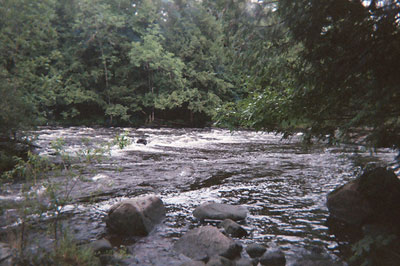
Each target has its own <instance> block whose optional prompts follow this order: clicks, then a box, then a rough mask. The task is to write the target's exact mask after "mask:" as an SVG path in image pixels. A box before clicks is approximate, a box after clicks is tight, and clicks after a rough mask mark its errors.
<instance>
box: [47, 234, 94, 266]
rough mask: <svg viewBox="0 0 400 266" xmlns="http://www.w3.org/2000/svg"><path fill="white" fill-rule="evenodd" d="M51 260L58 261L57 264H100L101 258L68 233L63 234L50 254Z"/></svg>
mask: <svg viewBox="0 0 400 266" xmlns="http://www.w3.org/2000/svg"><path fill="white" fill-rule="evenodd" d="M49 262H53V263H54V262H56V263H57V265H65V266H66V265H82V266H91V265H93V266H95V265H100V261H99V259H98V258H97V257H96V256H95V254H94V252H93V250H92V249H90V248H89V247H82V246H78V245H77V244H76V242H75V241H74V240H73V239H72V238H71V236H70V235H69V234H67V233H64V234H63V237H62V239H61V240H60V242H59V243H58V245H57V246H56V247H55V249H54V251H53V252H52V253H50V254H49Z"/></svg>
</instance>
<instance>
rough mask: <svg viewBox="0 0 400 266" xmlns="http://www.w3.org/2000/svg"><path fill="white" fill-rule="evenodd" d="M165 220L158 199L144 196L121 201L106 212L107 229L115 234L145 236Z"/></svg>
mask: <svg viewBox="0 0 400 266" xmlns="http://www.w3.org/2000/svg"><path fill="white" fill-rule="evenodd" d="M164 218H165V207H164V204H163V202H162V201H161V199H160V198H158V197H156V196H144V197H138V198H134V199H129V200H125V201H122V202H120V203H118V204H116V205H114V206H112V207H111V209H110V210H109V212H108V217H107V219H106V223H107V227H108V228H109V229H110V231H112V232H114V233H117V234H124V235H130V236H146V235H148V234H149V233H150V232H151V231H152V230H153V228H154V227H155V226H156V225H157V224H159V223H160V222H161V221H162V220H163V219H164Z"/></svg>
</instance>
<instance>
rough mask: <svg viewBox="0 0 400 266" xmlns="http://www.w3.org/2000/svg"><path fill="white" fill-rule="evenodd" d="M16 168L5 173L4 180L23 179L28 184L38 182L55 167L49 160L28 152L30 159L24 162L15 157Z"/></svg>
mask: <svg viewBox="0 0 400 266" xmlns="http://www.w3.org/2000/svg"><path fill="white" fill-rule="evenodd" d="M14 160H15V166H14V168H13V169H12V170H10V171H7V172H5V173H3V175H2V178H3V179H5V180H13V179H23V180H24V181H26V182H29V181H33V183H34V184H36V181H37V180H38V179H40V178H42V177H44V175H46V173H47V172H48V171H50V170H52V169H53V165H51V164H50V162H49V160H48V158H46V157H42V156H39V155H36V154H33V153H32V152H30V151H28V159H27V160H23V159H22V158H19V157H14Z"/></svg>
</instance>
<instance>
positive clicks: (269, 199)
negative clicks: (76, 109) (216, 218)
mask: <svg viewBox="0 0 400 266" xmlns="http://www.w3.org/2000/svg"><path fill="white" fill-rule="evenodd" d="M123 132H125V134H126V135H127V136H128V137H129V138H130V139H131V140H133V142H132V143H131V144H130V145H128V146H127V147H125V148H124V149H122V150H121V149H120V148H119V147H118V145H114V146H112V147H111V150H110V151H109V154H108V155H107V156H106V158H105V159H103V160H102V161H100V162H96V163H95V164H94V165H93V164H92V165H91V166H84V165H83V166H82V164H81V167H85V168H83V171H82V170H81V175H82V177H84V180H82V181H79V182H77V183H76V184H75V183H74V186H73V189H72V190H71V195H72V197H73V198H74V203H73V204H71V205H69V206H66V207H65V208H64V209H63V212H64V213H65V214H66V215H65V217H64V219H65V221H64V222H65V224H66V225H67V226H68V227H69V228H70V230H71V231H72V232H73V234H74V236H75V237H76V238H77V239H78V240H81V241H82V242H85V241H92V240H94V239H98V238H101V237H102V236H104V232H105V223H104V221H103V218H104V216H105V213H106V211H107V210H108V208H109V207H110V206H111V205H113V204H114V203H116V202H119V201H121V200H123V199H126V198H129V197H134V196H137V195H141V194H156V195H159V196H160V197H161V198H162V200H163V202H164V204H165V205H166V208H167V212H168V213H167V219H166V220H165V222H164V223H163V225H161V226H160V227H159V228H158V229H157V230H156V232H154V233H153V234H152V235H151V236H149V237H146V238H143V239H140V240H137V241H136V243H130V246H129V248H130V249H129V250H130V252H132V253H133V256H135V259H134V260H131V261H130V263H131V264H138V265H168V264H174V263H175V262H177V261H178V260H174V258H172V257H173V256H172V255H171V252H172V251H171V250H170V249H171V245H172V244H173V243H174V241H176V239H178V238H179V237H180V236H181V235H182V234H184V233H185V232H186V231H187V230H189V229H191V228H195V227H197V226H198V225H199V224H198V221H196V220H195V218H194V217H193V216H192V212H193V210H194V208H195V207H196V206H198V205H200V204H201V203H204V202H206V201H215V202H221V203H229V204H235V205H236V204H240V205H243V206H246V207H247V208H248V210H249V215H248V217H247V219H246V223H245V224H244V225H243V226H244V228H245V229H246V230H248V232H249V233H250V234H249V236H248V237H246V238H243V239H240V240H238V241H239V242H241V243H242V244H243V246H246V245H247V244H249V243H259V244H263V245H266V246H279V247H280V248H281V249H282V250H283V251H284V252H285V254H286V257H287V260H288V264H289V265H293V264H294V262H295V261H296V259H297V258H298V257H299V256H302V255H301V254H303V255H304V254H306V253H307V252H318V253H323V254H325V256H327V257H329V258H330V259H331V260H339V261H340V259H339V258H338V256H337V255H339V245H338V243H337V242H336V240H335V238H334V236H333V235H331V234H330V233H329V230H328V228H327V226H326V219H327V217H328V211H327V208H326V195H327V194H328V193H329V192H330V191H332V190H333V189H334V188H336V187H337V186H339V185H342V184H344V183H345V182H347V181H349V180H351V179H352V178H354V176H355V175H356V174H357V173H358V172H359V171H360V165H363V164H365V163H368V162H384V163H388V162H391V161H392V160H393V159H394V156H395V153H394V152H393V151H391V150H380V151H379V152H378V153H375V154H371V153H370V152H369V151H367V150H365V149H364V148H363V147H360V146H354V145H347V146H340V147H338V146H335V147H327V146H325V145H322V144H317V145H313V146H311V147H305V146H303V145H302V144H301V142H300V139H299V137H294V138H292V139H291V140H281V136H279V135H274V134H267V133H257V132H252V131H239V132H230V131H227V130H221V129H167V128H161V129H131V128H126V129H121V128H111V129H110V128H82V127H71V128H43V129H41V130H39V131H38V134H39V135H38V139H37V141H36V144H37V145H38V146H40V147H41V148H40V149H39V152H40V153H41V154H43V155H46V154H47V155H52V154H53V153H54V150H52V149H51V148H50V143H51V141H54V140H56V139H57V138H62V139H63V140H65V143H66V148H67V151H68V152H69V153H70V154H71V155H73V154H75V153H76V151H78V150H82V148H84V149H86V151H93V149H92V148H91V147H95V146H98V145H99V144H101V143H105V142H110V141H112V140H113V139H114V138H115V136H116V135H117V134H120V133H123ZM84 139H88V140H89V141H85V140H84ZM138 139H146V140H147V142H148V143H147V145H143V144H138V143H136V141H137V140H138ZM53 178H54V179H55V180H57V179H60V182H61V181H62V178H63V177H62V176H61V177H57V176H55V177H53ZM38 183H39V184H40V182H38ZM20 186H21V184H12V185H8V186H4V187H3V188H2V190H1V191H0V192H1V193H0V204H4V203H5V202H7V204H10V202H13V201H15V202H18V199H19V198H21V195H20V194H19V192H18V190H19V189H20ZM32 189H38V190H40V189H42V188H41V186H40V185H37V186H36V187H34V188H32ZM10 206H11V207H9V210H7V211H5V212H4V213H3V215H2V217H1V219H2V221H1V222H0V225H1V226H2V231H3V235H4V231H6V229H7V228H9V227H10V226H11V225H12V224H13V223H15V220H13V219H12V217H13V216H12V204H11V205H10ZM10 213H11V214H10ZM67 214H68V215H67ZM10 217H11V218H10ZM6 218H7V219H6ZM36 238H37V239H44V238H45V237H44V236H42V234H40V233H37V236H36ZM2 239H4V236H3V237H2ZM40 241H42V243H43V242H44V240H40ZM154 249H156V250H157V253H158V255H159V256H156V257H157V258H154V254H152V250H153V252H154ZM163 252H164V253H165V254H164V255H163Z"/></svg>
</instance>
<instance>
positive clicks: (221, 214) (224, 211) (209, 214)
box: [193, 202, 248, 221]
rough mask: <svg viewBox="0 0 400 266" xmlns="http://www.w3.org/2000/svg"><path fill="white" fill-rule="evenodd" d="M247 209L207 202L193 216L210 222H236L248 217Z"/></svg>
mask: <svg viewBox="0 0 400 266" xmlns="http://www.w3.org/2000/svg"><path fill="white" fill-rule="evenodd" d="M247 212H248V211H247V209H246V208H245V207H243V206H237V205H229V204H222V203H215V202H207V203H204V204H202V205H200V206H198V207H197V208H196V209H195V210H194V212H193V216H194V217H196V218H197V219H199V220H201V221H203V220H205V219H210V220H225V219H231V220H234V221H238V220H244V219H246V216H247Z"/></svg>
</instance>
